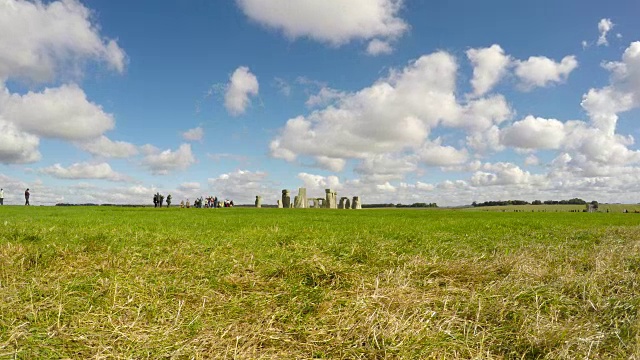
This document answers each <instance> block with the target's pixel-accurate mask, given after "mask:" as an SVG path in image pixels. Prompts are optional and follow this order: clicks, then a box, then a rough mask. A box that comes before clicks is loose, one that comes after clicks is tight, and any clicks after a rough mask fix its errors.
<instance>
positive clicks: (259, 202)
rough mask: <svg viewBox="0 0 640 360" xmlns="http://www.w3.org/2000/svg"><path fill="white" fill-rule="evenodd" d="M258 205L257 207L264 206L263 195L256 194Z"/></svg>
mask: <svg viewBox="0 0 640 360" xmlns="http://www.w3.org/2000/svg"><path fill="white" fill-rule="evenodd" d="M256 207H257V208H261V207H262V196H259V195H256Z"/></svg>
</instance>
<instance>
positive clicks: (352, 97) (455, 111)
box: [270, 52, 460, 161]
mask: <svg viewBox="0 0 640 360" xmlns="http://www.w3.org/2000/svg"><path fill="white" fill-rule="evenodd" d="M456 71H457V66H456V63H455V60H454V59H453V57H451V56H450V55H449V54H447V53H443V52H439V53H435V54H432V55H428V56H423V57H421V58H420V59H418V60H416V61H415V62H412V63H411V64H409V65H408V66H407V67H406V68H405V69H403V70H401V71H392V72H391V74H390V75H389V76H388V77H386V78H383V79H381V80H379V81H377V82H376V83H375V84H374V85H372V86H370V87H367V88H364V89H362V90H360V91H358V92H356V93H350V94H347V95H345V96H342V97H341V98H340V100H338V103H337V105H336V106H329V107H326V108H324V109H321V110H317V111H314V112H312V113H311V114H309V115H308V116H298V117H296V118H293V119H290V120H289V121H288V122H287V124H286V126H285V127H284V129H282V131H281V134H280V135H279V136H277V137H276V138H275V139H274V140H273V141H272V142H271V146H270V147H271V154H272V156H274V157H279V158H284V159H286V160H289V161H292V160H294V159H295V158H296V157H297V156H298V154H306V155H313V156H327V157H332V158H364V157H366V156H367V155H369V154H376V153H386V152H393V151H399V150H402V149H403V148H407V147H419V146H420V145H421V144H422V143H423V141H424V140H425V138H426V136H427V134H428V132H429V128H430V127H432V126H435V125H437V123H438V122H439V121H440V120H441V119H443V118H452V117H456V116H459V113H460V109H459V107H458V106H457V104H456V101H455V95H454V93H453V91H454V88H455V73H456Z"/></svg>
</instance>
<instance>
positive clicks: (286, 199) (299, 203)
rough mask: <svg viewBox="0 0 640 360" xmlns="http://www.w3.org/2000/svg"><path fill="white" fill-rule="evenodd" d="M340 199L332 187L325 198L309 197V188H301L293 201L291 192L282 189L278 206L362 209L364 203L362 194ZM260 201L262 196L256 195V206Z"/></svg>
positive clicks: (327, 190) (326, 191)
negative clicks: (361, 197) (361, 198)
mask: <svg viewBox="0 0 640 360" xmlns="http://www.w3.org/2000/svg"><path fill="white" fill-rule="evenodd" d="M337 199H338V193H337V192H336V191H333V190H331V189H325V197H324V198H308V197H307V189H306V188H302V187H301V188H299V189H298V195H296V196H295V197H294V198H293V201H291V192H290V191H289V190H287V189H284V190H282V200H278V208H285V209H287V208H296V209H309V208H313V209H315V208H326V209H362V203H361V200H360V196H354V197H353V200H351V199H349V198H348V197H346V196H343V197H341V198H340V201H338V200H337ZM258 203H260V204H261V203H262V197H261V196H256V207H260V206H258Z"/></svg>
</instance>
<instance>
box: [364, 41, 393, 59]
mask: <svg viewBox="0 0 640 360" xmlns="http://www.w3.org/2000/svg"><path fill="white" fill-rule="evenodd" d="M392 52H393V46H391V44H390V43H389V42H388V41H382V40H380V39H373V40H371V41H370V42H369V45H367V54H369V55H371V56H378V55H387V54H391V53H392Z"/></svg>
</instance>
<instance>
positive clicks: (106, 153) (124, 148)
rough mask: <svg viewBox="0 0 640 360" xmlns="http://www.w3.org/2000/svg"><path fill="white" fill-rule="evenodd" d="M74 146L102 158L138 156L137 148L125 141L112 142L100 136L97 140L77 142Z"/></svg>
mask: <svg viewBox="0 0 640 360" xmlns="http://www.w3.org/2000/svg"><path fill="white" fill-rule="evenodd" d="M76 145H77V146H78V147H79V148H80V149H82V150H85V151H87V152H88V153H90V154H91V155H94V156H98V157H104V158H130V157H132V156H134V155H137V154H138V148H137V147H136V146H135V145H133V144H131V143H128V142H126V141H113V140H111V139H109V138H108V137H106V136H104V135H102V136H100V137H99V138H97V139H92V140H90V141H85V142H77V143H76Z"/></svg>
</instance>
